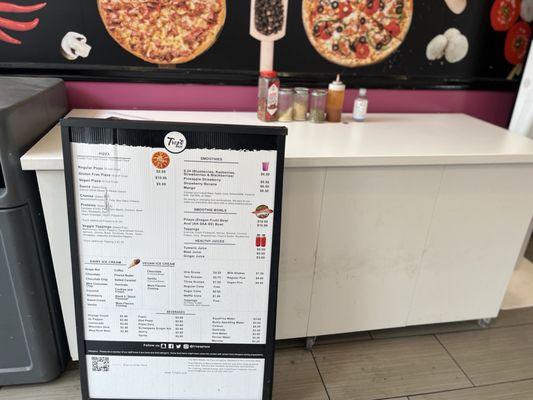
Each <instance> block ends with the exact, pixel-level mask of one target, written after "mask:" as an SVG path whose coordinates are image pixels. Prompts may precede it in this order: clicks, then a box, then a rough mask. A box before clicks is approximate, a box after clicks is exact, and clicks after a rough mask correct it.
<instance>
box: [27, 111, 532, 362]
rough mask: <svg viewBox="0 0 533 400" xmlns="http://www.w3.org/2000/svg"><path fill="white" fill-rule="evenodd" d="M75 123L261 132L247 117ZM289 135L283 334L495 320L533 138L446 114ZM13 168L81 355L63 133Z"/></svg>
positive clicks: (528, 196)
mask: <svg viewBox="0 0 533 400" xmlns="http://www.w3.org/2000/svg"><path fill="white" fill-rule="evenodd" d="M69 115H70V116H77V117H89V118H90V117H94V118H108V117H111V116H118V117H121V118H133V119H135V118H141V119H152V120H159V121H182V122H207V121H209V122H213V123H229V124H243V125H262V124H263V123H262V122H260V121H258V120H257V118H256V116H255V114H254V113H232V112H225V113H216V112H178V111H140V110H130V111H110V110H73V111H71V113H70V114H69ZM280 124H281V123H274V124H270V125H271V126H272V125H274V126H275V125H280ZM288 127H289V134H288V136H287V147H286V153H285V161H286V163H285V167H286V169H285V182H284V188H283V214H282V227H281V231H282V236H281V256H280V273H279V289H278V312H277V332H276V336H277V338H279V339H285V338H294V337H302V336H314V335H325V334H335V333H342V332H348V331H360V330H372V329H381V328H392V327H398V326H405V325H416V324H427V323H436V322H444V321H457V320H464V319H477V318H483V317H494V316H496V315H497V313H498V309H499V306H500V304H501V301H502V298H503V295H504V292H505V288H506V286H507V283H508V281H509V278H510V276H511V273H512V271H513V269H514V266H515V264H516V261H517V259H518V257H519V256H520V250H521V246H522V244H523V243H524V241H525V238H526V235H527V231H528V228H529V227H530V224H531V220H532V215H533V185H532V184H531V182H533V141H532V140H529V139H528V138H525V137H521V136H519V135H509V134H508V132H507V131H506V130H504V129H501V128H498V127H495V126H493V125H490V124H487V123H485V122H483V121H479V120H476V119H474V118H471V117H468V116H466V115H450V114H448V115H445V114H431V115H430V114H378V115H369V117H368V119H367V122H365V123H364V124H360V123H355V122H353V121H351V118H350V116H348V115H346V116H344V122H343V123H340V124H311V123H306V122H292V123H290V124H288ZM21 164H22V167H23V169H25V170H35V171H36V173H37V178H38V181H39V189H40V192H41V198H42V201H43V208H44V213H45V219H46V224H47V230H48V235H49V239H50V244H51V250H52V257H53V261H54V269H55V272H56V277H57V281H58V286H59V295H60V298H61V304H62V308H63V314H64V316H65V325H66V328H67V336H68V339H69V345H70V347H71V354H72V358H73V359H77V350H76V348H77V347H76V330H75V321H74V302H73V293H72V278H71V276H72V274H71V264H70V249H69V240H68V224H67V210H66V200H65V198H66V196H65V183H64V175H63V159H62V152H61V141H60V131H59V128H58V127H55V128H54V129H52V130H51V131H50V132H49V133H48V134H47V135H46V136H45V137H43V138H42V139H41V141H40V142H39V143H37V144H36V145H35V146H34V147H33V148H32V149H31V150H30V151H29V152H28V153H27V154H26V155H24V156H23V157H22V158H21Z"/></svg>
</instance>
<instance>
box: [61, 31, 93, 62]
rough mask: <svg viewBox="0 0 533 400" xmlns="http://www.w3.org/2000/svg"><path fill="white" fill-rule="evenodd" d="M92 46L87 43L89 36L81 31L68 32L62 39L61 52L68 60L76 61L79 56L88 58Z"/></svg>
mask: <svg viewBox="0 0 533 400" xmlns="http://www.w3.org/2000/svg"><path fill="white" fill-rule="evenodd" d="M90 51H91V46H89V45H88V44H87V38H86V37H85V36H84V35H82V34H81V33H77V32H67V34H66V35H65V36H64V37H63V39H62V40H61V54H62V55H63V57H65V58H66V59H67V60H70V61H74V60H76V59H77V58H78V57H83V58H87V57H88V56H89V53H90Z"/></svg>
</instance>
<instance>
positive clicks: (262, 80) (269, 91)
mask: <svg viewBox="0 0 533 400" xmlns="http://www.w3.org/2000/svg"><path fill="white" fill-rule="evenodd" d="M279 85H280V83H279V79H278V74H277V73H276V71H261V73H260V74H259V84H258V91H257V97H258V99H257V118H259V119H260V120H261V121H266V122H270V121H276V120H277V111H278V97H279Z"/></svg>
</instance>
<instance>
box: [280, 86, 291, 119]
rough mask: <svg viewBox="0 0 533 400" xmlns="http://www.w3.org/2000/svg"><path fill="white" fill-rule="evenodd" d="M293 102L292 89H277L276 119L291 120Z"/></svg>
mask: <svg viewBox="0 0 533 400" xmlns="http://www.w3.org/2000/svg"><path fill="white" fill-rule="evenodd" d="M293 104H294V90H293V89H292V88H281V89H280V90H279V103H278V121H283V122H288V121H292V111H293Z"/></svg>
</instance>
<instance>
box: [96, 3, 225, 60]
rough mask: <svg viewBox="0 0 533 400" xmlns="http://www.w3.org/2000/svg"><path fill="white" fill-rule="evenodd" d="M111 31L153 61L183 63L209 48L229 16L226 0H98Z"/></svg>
mask: <svg viewBox="0 0 533 400" xmlns="http://www.w3.org/2000/svg"><path fill="white" fill-rule="evenodd" d="M97 1H98V11H99V13H100V17H101V19H102V22H103V23H104V25H105V28H106V30H107V32H108V33H109V35H110V36H111V37H112V38H113V39H114V40H115V41H116V42H117V43H118V44H119V45H120V46H121V47H122V48H123V49H125V50H126V51H128V52H130V53H131V54H133V55H135V56H137V57H139V58H141V59H142V60H144V61H146V62H149V63H153V64H160V65H164V64H181V63H185V62H188V61H191V60H193V59H195V58H196V57H198V56H199V55H200V54H202V53H203V52H205V51H206V50H207V49H209V48H210V47H211V46H212V45H213V44H214V43H215V41H216V40H217V38H218V35H219V34H220V32H221V30H222V27H223V26H224V22H225V19H226V0H97Z"/></svg>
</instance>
